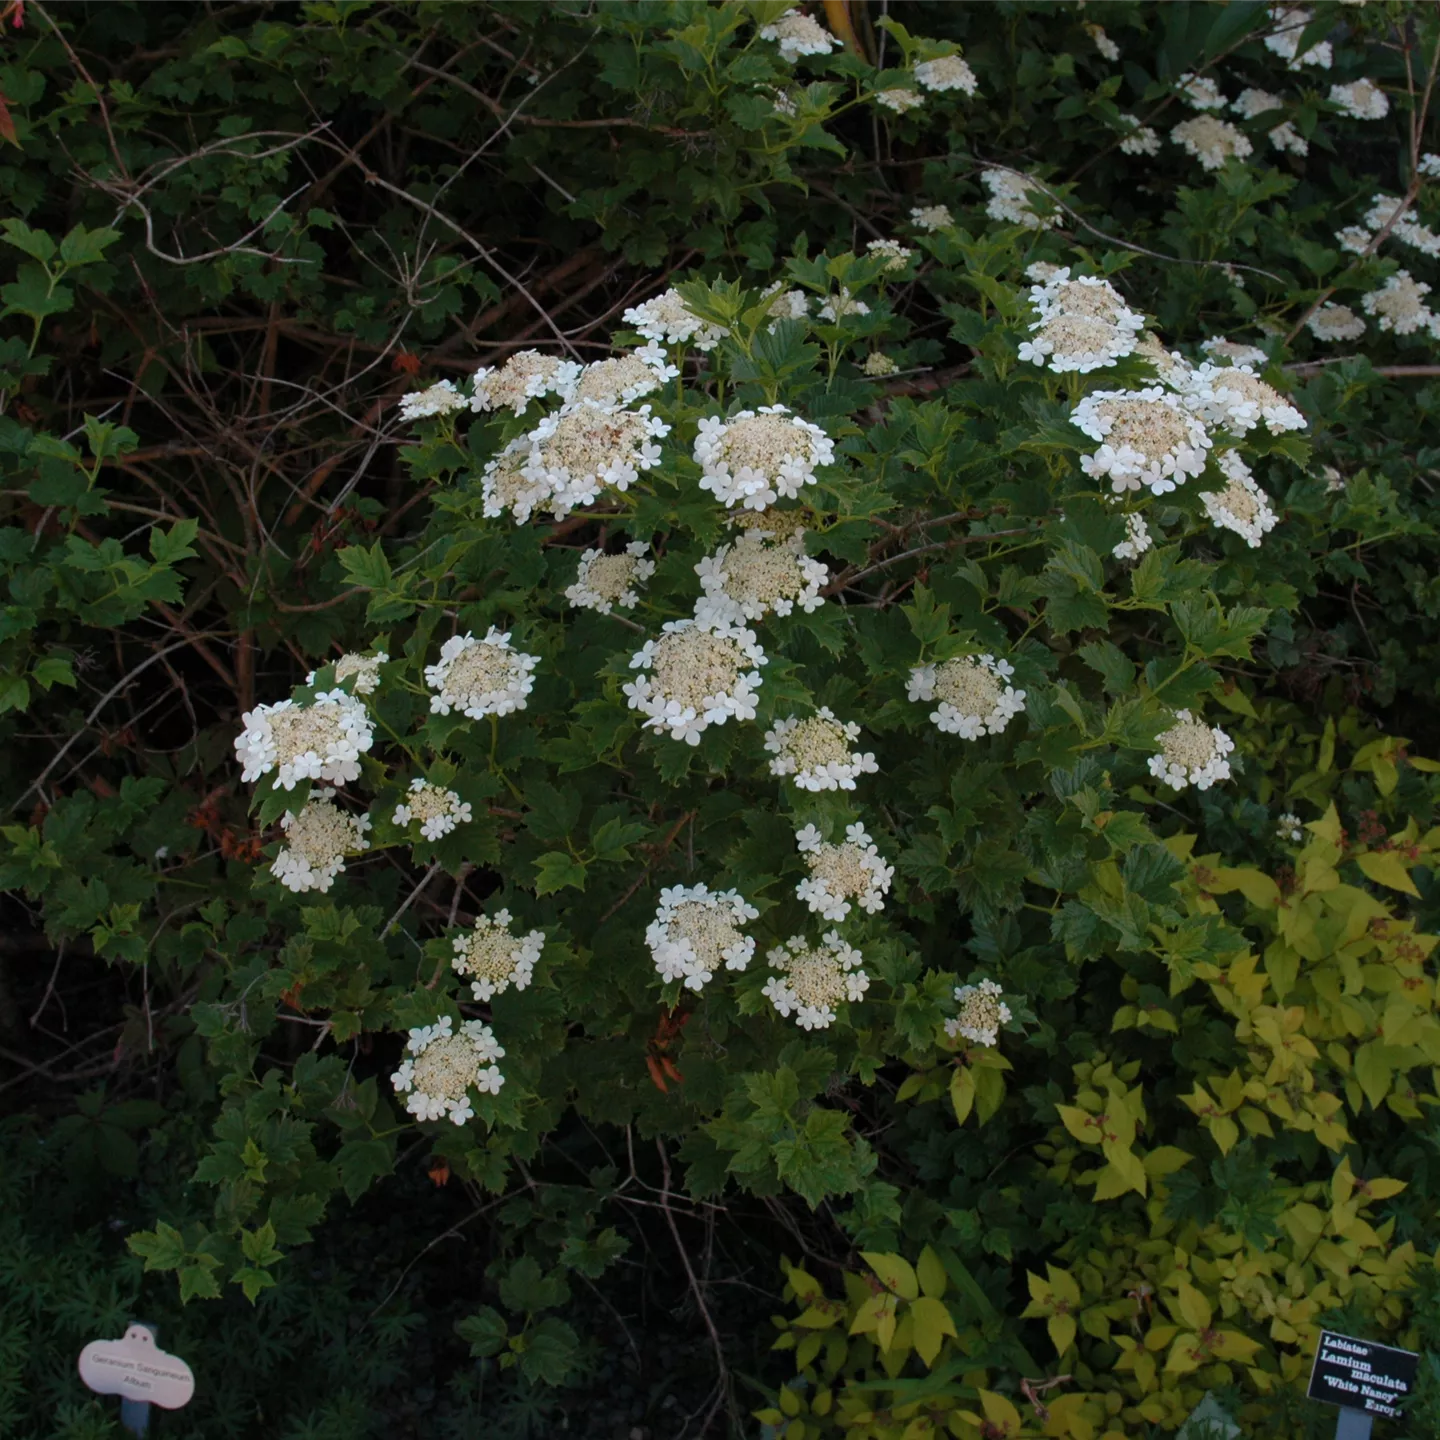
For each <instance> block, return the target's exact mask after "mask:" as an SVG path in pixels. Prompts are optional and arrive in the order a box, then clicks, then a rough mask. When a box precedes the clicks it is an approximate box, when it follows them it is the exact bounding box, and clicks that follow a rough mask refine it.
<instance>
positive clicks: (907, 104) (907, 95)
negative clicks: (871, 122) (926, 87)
mask: <svg viewBox="0 0 1440 1440" xmlns="http://www.w3.org/2000/svg"><path fill="white" fill-rule="evenodd" d="M875 103H876V104H877V105H883V106H884V107H885V108H886V109H887V110H893V111H895V113H896V114H897V115H903V114H905V112H906V111H907V110H918V109H920V107H921V106H922V105H924V103H925V97H924V96H923V95H922V94H921V93H920V92H919V91H918V90H911V89H909V88H908V87H906V86H896V87H893V88H892V89H889V90H877V91H876V92H875Z"/></svg>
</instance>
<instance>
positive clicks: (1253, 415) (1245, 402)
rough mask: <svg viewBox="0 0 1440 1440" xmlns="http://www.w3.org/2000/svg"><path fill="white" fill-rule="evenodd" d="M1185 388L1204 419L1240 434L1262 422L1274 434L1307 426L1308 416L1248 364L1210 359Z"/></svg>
mask: <svg viewBox="0 0 1440 1440" xmlns="http://www.w3.org/2000/svg"><path fill="white" fill-rule="evenodd" d="M1182 389H1183V392H1184V395H1185V403H1186V404H1187V405H1188V406H1190V408H1191V409H1193V410H1194V411H1195V412H1196V413H1197V414H1198V415H1199V416H1200V418H1201V419H1202V420H1204V421H1206V422H1207V423H1208V424H1211V425H1221V426H1223V427H1224V428H1225V429H1227V430H1229V431H1231V432H1232V433H1233V434H1236V435H1245V434H1248V433H1249V432H1250V431H1251V430H1253V429H1254V428H1255V426H1257V425H1259V424H1261V423H1263V424H1264V426H1265V428H1266V429H1267V430H1268V431H1269V432H1270V433H1271V434H1272V435H1281V434H1284V432H1285V431H1287V430H1303V429H1304V428H1305V417H1304V416H1303V415H1302V414H1301V413H1300V412H1299V411H1298V410H1297V409H1296V408H1295V407H1294V406H1293V405H1292V404H1291V403H1290V402H1289V401H1288V400H1287V399H1286V398H1285V397H1284V396H1283V395H1282V394H1281V393H1280V392H1279V391H1278V390H1276V389H1275V387H1274V386H1273V385H1267V384H1266V383H1265V381H1263V380H1262V379H1261V378H1260V377H1259V376H1258V375H1257V374H1256V373H1255V372H1254V371H1253V370H1252V369H1251V368H1250V367H1249V366H1248V365H1214V364H1212V363H1210V362H1209V361H1206V363H1205V364H1203V365H1201V366H1199V367H1198V368H1197V369H1195V370H1193V371H1192V372H1191V373H1190V374H1189V375H1187V376H1186V377H1185V380H1184V382H1183V385H1182Z"/></svg>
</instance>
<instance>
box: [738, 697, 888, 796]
mask: <svg viewBox="0 0 1440 1440" xmlns="http://www.w3.org/2000/svg"><path fill="white" fill-rule="evenodd" d="M859 738H860V727H859V726H858V725H857V724H855V723H854V722H853V721H844V720H838V719H836V717H835V712H834V711H833V710H831V709H830V708H829V707H828V706H824V705H822V706H821V707H820V709H819V710H817V711H816V712H815V714H814V715H811V716H807V717H806V718H804V719H800V718H799V717H797V716H794V715H790V716H787V717H786V718H785V719H783V720H780V721H778V722H777V723H776V725H775V728H774V729H773V730H771V731H770V732H769V734H767V735H766V736H765V748H766V750H768V751H769V752H770V754H772V755H773V756H774V757H775V758H774V759H773V760H772V761H771V762H770V773H771V774H772V775H782V776H789V777H790V778H791V779H792V780H793V781H794V782H795V784H796V785H798V786H799V787H800V789H802V790H811V791H819V790H853V789H854V788H855V781H856V779H857V778H858V777H859V776H861V775H874V774H877V773H878V772H879V769H880V767H879V766H878V765H877V764H876V763H875V756H874V754H873V752H868V751H860V750H854V749H852V748H851V747H852V746H853V745H854V743H855V742H856V741H857V740H858V739H859Z"/></svg>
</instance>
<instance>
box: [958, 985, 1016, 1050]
mask: <svg viewBox="0 0 1440 1440" xmlns="http://www.w3.org/2000/svg"><path fill="white" fill-rule="evenodd" d="M1004 993H1005V992H1004V991H1003V990H1002V989H1001V988H1000V987H999V986H998V985H997V984H996V983H995V982H994V981H993V980H982V981H981V982H980V983H979V984H978V985H957V986H956V987H955V998H956V999H957V1000H958V1001H959V1002H960V1013H959V1015H957V1016H956V1017H955V1018H954V1019H953V1020H947V1021H946V1022H945V1033H946V1034H947V1035H948V1036H949V1037H950V1038H951V1039H952V1040H954V1039H956V1038H957V1037H959V1038H961V1039H965V1040H968V1041H970V1043H971V1044H972V1045H985V1046H991V1045H998V1044H999V1043H1000V1027H1001V1026H1002V1025H1008V1024H1009V1023H1010V1007H1009V1006H1008V1005H1007V1004H1006V1003H1005V1002H1004V1001H1003V1000H1002V999H1001V998H1000V997H1001V996H1002V995H1003V994H1004Z"/></svg>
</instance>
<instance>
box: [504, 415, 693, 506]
mask: <svg viewBox="0 0 1440 1440" xmlns="http://www.w3.org/2000/svg"><path fill="white" fill-rule="evenodd" d="M669 433H670V427H669V426H668V425H667V424H666V423H665V422H664V421H663V420H659V419H656V418H655V417H654V416H653V415H652V414H651V413H650V407H649V406H648V405H641V406H639V407H638V408H637V409H634V410H628V409H625V408H623V407H622V406H619V405H601V404H597V403H596V402H595V401H593V400H577V401H575V402H574V403H573V404H568V405H565V406H563V407H562V408H561V409H559V410H557V411H555V413H554V414H553V415H547V416H546V417H545V418H544V419H543V420H542V421H541V422H540V424H539V425H537V426H536V427H535V429H534V430H532V431H531V432H530V434H529V436H528V437H526V438H527V439H528V442H529V446H530V451H529V454H528V455H527V456H526V458H525V462H524V466H523V469H522V474H523V475H524V477H525V479H527V480H528V481H530V482H532V483H534V484H539V485H544V486H546V487H548V489H549V490H550V493H551V494H552V495H553V496H554V497H555V498H554V501H552V502H551V503H552V504H555V505H556V506H557V507H559V506H563V507H564V508H566V509H571V508H574V507H575V506H577V505H588V504H590V502H591V501H593V500H594V499H595V498H596V497H597V496H598V495H599V494H600V491H601V490H602V489H603V488H604V487H605V486H606V485H609V486H613V487H614V488H615V489H616V490H622V491H623V490H627V489H628V488H629V487H630V485H631V484H632V483H633V482H634V481H635V480H637V479H639V477H640V472H641V471H642V470H650V469H653V468H654V467H655V466H656V465H658V464H659V463H660V446H659V444H658V443H657V442H658V441H659V440H660V439H661V438H662V437H663V436H666V435H668V434H669Z"/></svg>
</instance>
